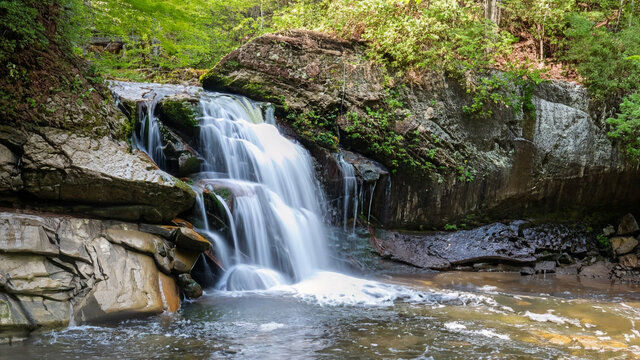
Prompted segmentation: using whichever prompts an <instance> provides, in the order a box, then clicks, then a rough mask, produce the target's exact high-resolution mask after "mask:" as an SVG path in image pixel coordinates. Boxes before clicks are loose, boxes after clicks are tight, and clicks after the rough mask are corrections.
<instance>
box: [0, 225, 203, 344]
mask: <svg viewBox="0 0 640 360" xmlns="http://www.w3.org/2000/svg"><path fill="white" fill-rule="evenodd" d="M141 228H143V229H149V228H153V226H149V225H146V226H142V227H140V226H139V225H136V224H131V223H122V222H116V221H105V220H95V219H83V218H74V217H61V216H56V215H50V214H49V215H47V214H35V213H34V214H25V213H15V212H0V341H1V340H2V339H5V340H6V339H7V338H14V339H15V338H21V337H24V336H26V335H27V334H28V333H29V332H31V331H33V330H36V329H38V328H40V327H58V326H66V325H67V324H69V323H70V321H72V320H74V321H75V322H76V323H87V322H89V323H91V322H97V321H106V320H117V319H121V318H125V317H130V316H133V315H143V314H155V313H159V312H162V311H163V310H169V311H175V310H177V308H178V307H179V303H180V298H179V294H178V287H177V284H176V281H175V280H174V278H173V277H172V274H176V275H177V274H181V273H188V272H189V271H190V270H191V267H192V266H193V263H192V262H191V261H189V260H185V259H181V261H180V263H179V266H177V267H176V266H175V263H176V262H175V260H174V257H173V254H174V253H176V252H181V251H185V249H182V248H179V247H176V244H174V243H172V242H171V241H170V239H172V238H173V237H174V233H175V232H176V231H177V230H176V229H175V228H172V229H171V230H170V231H168V232H167V237H168V238H169V239H167V238H163V237H160V236H158V235H153V234H150V233H145V232H142V231H140V229H141ZM186 251H189V250H186Z"/></svg>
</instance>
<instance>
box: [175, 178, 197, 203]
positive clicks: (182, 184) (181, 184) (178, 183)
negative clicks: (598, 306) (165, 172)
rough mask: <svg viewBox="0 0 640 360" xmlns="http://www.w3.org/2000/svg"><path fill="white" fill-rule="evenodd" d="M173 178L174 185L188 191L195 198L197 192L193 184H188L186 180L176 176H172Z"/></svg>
mask: <svg viewBox="0 0 640 360" xmlns="http://www.w3.org/2000/svg"><path fill="white" fill-rule="evenodd" d="M172 180H173V182H174V185H173V186H174V187H176V188H178V189H180V190H183V191H185V192H187V193H188V194H189V195H190V197H192V198H194V199H195V197H196V193H195V192H194V191H193V189H192V188H191V186H189V185H187V184H186V183H185V182H184V181H182V180H180V179H178V178H175V177H173V176H172Z"/></svg>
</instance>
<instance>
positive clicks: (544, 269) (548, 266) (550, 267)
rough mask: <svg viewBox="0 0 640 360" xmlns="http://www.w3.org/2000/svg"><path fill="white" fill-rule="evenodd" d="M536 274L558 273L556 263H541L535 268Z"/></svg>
mask: <svg viewBox="0 0 640 360" xmlns="http://www.w3.org/2000/svg"><path fill="white" fill-rule="evenodd" d="M535 272H536V274H550V273H554V272H556V262H555V261H540V262H538V263H536V266H535Z"/></svg>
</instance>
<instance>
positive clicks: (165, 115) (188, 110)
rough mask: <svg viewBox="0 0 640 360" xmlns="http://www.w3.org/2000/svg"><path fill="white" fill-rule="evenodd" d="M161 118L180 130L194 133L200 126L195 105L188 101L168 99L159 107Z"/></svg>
mask: <svg viewBox="0 0 640 360" xmlns="http://www.w3.org/2000/svg"><path fill="white" fill-rule="evenodd" d="M158 111H159V115H160V120H162V121H163V122H164V123H166V124H169V125H171V126H173V127H175V128H176V129H178V130H182V131H185V132H187V133H192V132H193V130H194V129H196V128H197V127H198V119H197V118H196V112H195V110H194V107H193V105H191V104H190V103H189V102H187V101H181V100H166V101H163V102H162V103H161V104H160V108H159V109H158Z"/></svg>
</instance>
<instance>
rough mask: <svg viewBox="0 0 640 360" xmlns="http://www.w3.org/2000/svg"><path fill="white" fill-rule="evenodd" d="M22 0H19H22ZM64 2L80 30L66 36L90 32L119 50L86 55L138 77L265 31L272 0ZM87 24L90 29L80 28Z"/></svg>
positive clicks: (201, 64)
mask: <svg viewBox="0 0 640 360" xmlns="http://www.w3.org/2000/svg"><path fill="white" fill-rule="evenodd" d="M23 1H24V0H23ZM63 1H66V2H68V3H69V4H68V8H70V9H72V12H73V14H74V16H73V19H72V22H73V23H74V24H75V26H76V28H79V29H81V31H78V32H76V33H75V34H74V35H75V36H70V38H71V39H72V41H73V42H74V43H75V44H77V45H78V46H80V47H82V48H84V52H85V53H86V50H87V49H88V48H89V46H88V45H89V40H90V38H91V37H93V36H98V37H106V38H108V39H112V40H113V41H121V42H123V43H124V46H125V47H124V49H123V50H121V51H119V52H117V53H111V52H107V51H99V52H90V53H88V54H87V56H88V57H90V58H91V59H92V60H93V61H94V62H95V63H96V64H97V65H98V67H99V68H100V70H101V71H102V72H103V73H105V74H106V75H107V76H108V77H112V78H125V79H131V80H144V78H145V75H144V74H141V73H140V72H139V71H136V70H138V69H146V68H157V69H163V70H171V69H176V68H188V67H195V68H209V67H212V66H213V65H214V64H215V63H216V62H217V61H218V60H220V59H221V58H222V57H223V56H224V55H226V54H227V53H229V52H231V51H232V50H234V49H235V48H237V47H238V46H240V45H242V44H243V43H244V42H246V41H248V40H250V39H251V38H252V37H254V36H257V35H260V34H263V33H265V32H268V31H270V30H271V28H270V27H269V24H270V20H269V19H270V16H271V14H272V13H273V10H274V9H275V8H276V7H280V6H282V5H284V4H286V3H287V2H286V1H278V0H163V1H156V0H104V1H90V2H89V1H80V0H63ZM86 29H91V31H89V32H88V31H86Z"/></svg>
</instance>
